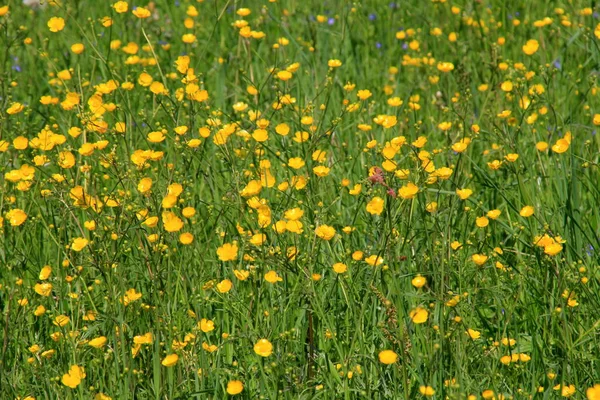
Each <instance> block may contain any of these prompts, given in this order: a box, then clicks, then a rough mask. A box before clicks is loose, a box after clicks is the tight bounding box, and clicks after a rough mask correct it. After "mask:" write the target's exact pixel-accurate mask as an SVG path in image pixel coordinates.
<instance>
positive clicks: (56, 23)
mask: <svg viewBox="0 0 600 400" xmlns="http://www.w3.org/2000/svg"><path fill="white" fill-rule="evenodd" d="M48 29H50V32H60V31H62V30H63V29H65V20H64V19H63V18H62V17H52V18H50V19H49V20H48Z"/></svg>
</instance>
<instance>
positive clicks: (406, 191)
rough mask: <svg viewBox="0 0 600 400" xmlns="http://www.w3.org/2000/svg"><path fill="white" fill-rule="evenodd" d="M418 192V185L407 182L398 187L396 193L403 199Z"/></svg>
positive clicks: (410, 197) (409, 197)
mask: <svg viewBox="0 0 600 400" xmlns="http://www.w3.org/2000/svg"><path fill="white" fill-rule="evenodd" d="M418 192H419V187H418V186H417V185H415V184H414V183H412V182H409V183H407V184H406V185H404V186H402V187H401V188H400V189H398V195H399V196H400V197H402V198H403V199H405V200H408V199H412V198H414V197H415V196H416V195H417V193H418Z"/></svg>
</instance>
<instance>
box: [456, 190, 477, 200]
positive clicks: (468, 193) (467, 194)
mask: <svg viewBox="0 0 600 400" xmlns="http://www.w3.org/2000/svg"><path fill="white" fill-rule="evenodd" d="M456 194H457V195H458V197H459V198H460V199H461V200H466V199H468V198H469V197H470V196H471V195H472V194H473V191H472V190H471V189H456Z"/></svg>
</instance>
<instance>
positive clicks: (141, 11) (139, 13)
mask: <svg viewBox="0 0 600 400" xmlns="http://www.w3.org/2000/svg"><path fill="white" fill-rule="evenodd" d="M132 14H133V15H135V16H136V17H138V18H140V19H144V18H148V17H149V16H150V15H151V13H150V10H148V9H147V8H145V7H136V8H135V9H134V10H133V11H132Z"/></svg>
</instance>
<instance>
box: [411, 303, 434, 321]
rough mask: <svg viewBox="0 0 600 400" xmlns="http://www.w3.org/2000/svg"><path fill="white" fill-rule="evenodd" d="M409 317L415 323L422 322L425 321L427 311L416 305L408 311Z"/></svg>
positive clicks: (427, 315) (427, 314)
mask: <svg viewBox="0 0 600 400" xmlns="http://www.w3.org/2000/svg"><path fill="white" fill-rule="evenodd" d="M409 317H410V318H411V319H412V321H413V322H414V323H415V324H423V323H425V322H427V318H428V317H429V312H428V311H427V310H426V309H424V308H422V307H417V308H415V309H414V310H412V311H411V312H410V313H409Z"/></svg>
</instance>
